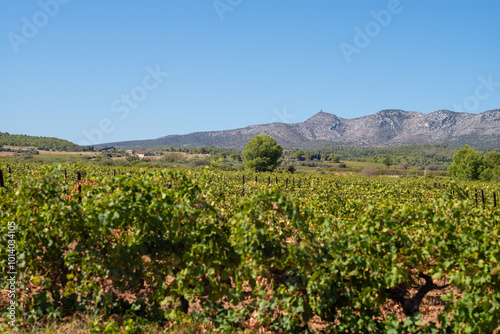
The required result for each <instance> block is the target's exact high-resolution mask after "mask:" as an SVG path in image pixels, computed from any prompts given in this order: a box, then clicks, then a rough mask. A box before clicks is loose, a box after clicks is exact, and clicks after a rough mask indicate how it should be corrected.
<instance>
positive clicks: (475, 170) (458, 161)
mask: <svg viewBox="0 0 500 334" xmlns="http://www.w3.org/2000/svg"><path fill="white" fill-rule="evenodd" d="M482 169H483V157H482V156H481V153H479V152H477V151H475V150H474V149H473V148H472V147H469V146H468V145H465V146H464V147H462V148H461V149H459V150H458V151H457V152H456V153H455V154H454V155H453V162H452V163H451V165H450V166H449V167H448V171H449V172H450V174H451V176H452V177H453V178H455V179H458V180H478V179H479V175H480V173H481V171H482Z"/></svg>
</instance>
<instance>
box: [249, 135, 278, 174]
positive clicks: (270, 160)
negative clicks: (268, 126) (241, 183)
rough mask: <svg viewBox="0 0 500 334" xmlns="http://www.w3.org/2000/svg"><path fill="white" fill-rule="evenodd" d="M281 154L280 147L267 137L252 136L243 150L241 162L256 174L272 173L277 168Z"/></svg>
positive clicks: (271, 138)
mask: <svg viewBox="0 0 500 334" xmlns="http://www.w3.org/2000/svg"><path fill="white" fill-rule="evenodd" d="M282 153H283V148H282V147H281V145H276V140H274V138H273V137H271V136H268V135H257V136H253V138H252V139H250V141H249V142H248V143H247V145H246V146H245V148H244V149H243V162H244V164H245V167H246V168H249V169H252V170H254V171H257V172H264V171H272V170H273V169H274V168H276V166H278V160H279V158H280V157H281V154H282Z"/></svg>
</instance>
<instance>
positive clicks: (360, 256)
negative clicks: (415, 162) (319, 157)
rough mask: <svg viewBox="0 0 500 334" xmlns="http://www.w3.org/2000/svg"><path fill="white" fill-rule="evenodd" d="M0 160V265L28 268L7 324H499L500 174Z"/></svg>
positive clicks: (447, 329) (243, 327)
mask: <svg viewBox="0 0 500 334" xmlns="http://www.w3.org/2000/svg"><path fill="white" fill-rule="evenodd" d="M113 168H114V169H113ZM0 169H1V170H2V181H3V186H2V187H0V220H1V228H2V231H1V234H0V239H1V240H0V249H1V254H2V257H1V258H0V264H1V266H2V270H3V272H4V273H7V272H8V271H9V272H15V273H16V274H15V275H16V276H15V277H16V281H15V300H16V305H15V307H16V309H15V320H12V319H13V317H10V318H9V311H8V306H9V305H8V304H7V302H6V301H8V299H7V298H3V299H2V305H1V307H2V319H3V321H2V324H1V325H0V326H3V327H1V328H0V330H2V329H3V330H10V328H11V325H10V324H9V322H10V321H15V324H16V326H17V327H18V328H25V329H29V328H32V327H33V326H34V325H35V324H37V323H43V322H49V321H56V322H57V321H63V319H65V318H68V317H75V316H76V317H78V316H82V317H83V316H86V315H87V316H92V317H93V319H98V321H95V322H91V323H90V325H89V328H90V331H91V332H94V333H103V332H108V333H114V332H117V333H121V332H123V333H140V332H142V331H143V329H144V328H147V327H148V326H151V325H152V324H154V326H158V327H157V328H164V329H169V328H175V327H176V326H182V325H183V324H186V323H190V324H196V326H197V327H196V328H198V330H200V331H201V330H203V329H205V330H206V331H207V332H213V331H216V332H235V331H238V332H243V331H249V332H257V331H260V332H273V333H275V332H276V333H316V332H321V333H417V332H418V333H495V332H499V329H498V328H499V326H500V277H499V274H500V235H499V234H500V204H499V203H497V201H498V200H499V198H498V196H499V195H500V187H499V186H498V183H497V184H495V183H474V182H456V183H453V182H451V181H449V180H439V182H440V183H436V179H431V180H429V179H425V178H404V177H401V178H380V177H376V178H375V177H362V176H339V175H320V174H311V175H305V174H302V175H292V174H285V173H259V174H252V173H251V172H245V173H244V172H229V171H218V170H213V169H211V168H210V167H207V168H205V169H199V170H162V169H152V168H151V169H139V168H133V167H130V168H122V169H120V170H116V167H95V166H82V165H64V166H62V165H60V166H49V165H41V164H35V163H33V164H21V163H19V164H11V165H10V166H7V165H5V164H3V165H0ZM14 227H15V229H14ZM9 245H14V246H9ZM9 251H10V253H9ZM10 265H13V267H9V266H10ZM9 268H10V269H9ZM6 275H7V274H5V275H4V276H5V277H7V276H6ZM11 285H12V282H9V281H7V280H5V279H4V280H3V281H2V286H1V288H2V297H5V295H6V294H7V293H9V291H12V289H11V288H10V286H11Z"/></svg>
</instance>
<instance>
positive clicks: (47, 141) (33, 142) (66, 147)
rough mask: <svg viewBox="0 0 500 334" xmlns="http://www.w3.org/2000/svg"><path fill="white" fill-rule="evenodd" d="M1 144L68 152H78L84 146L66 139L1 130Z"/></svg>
mask: <svg viewBox="0 0 500 334" xmlns="http://www.w3.org/2000/svg"><path fill="white" fill-rule="evenodd" d="M0 145H9V146H34V147H36V148H38V149H40V150H52V149H53V150H57V151H67V152H78V151H82V150H83V147H81V146H78V145H76V144H74V143H72V142H70V141H67V140H64V139H58V138H53V137H37V136H27V135H11V134H9V133H8V132H0Z"/></svg>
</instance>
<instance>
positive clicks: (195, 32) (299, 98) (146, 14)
mask: <svg viewBox="0 0 500 334" xmlns="http://www.w3.org/2000/svg"><path fill="white" fill-rule="evenodd" d="M499 14H500V0H495V1H493V0H490V1H487V0H483V1H481V0H480V1H477V0H476V1H451V0H448V1H445V0H442V1H417V0H413V1H401V2H399V1H397V0H390V1H347V0H339V1H326V0H323V1H322V0H300V1H299V0H286V1H285V0H162V1H160V0H156V1H154V0H85V1H84V0H40V1H27V0H26V1H19V0H0V131H2V132H9V133H15V134H29V135H37V136H50V137H59V138H63V139H67V140H70V141H73V142H75V143H77V144H96V143H102V142H112V141H121V140H134V139H152V138H158V137H161V136H165V135H170V134H185V133H190V132H195V131H209V130H225V129H232V128H238V127H245V126H247V125H252V124H262V123H270V122H272V121H278V122H288V123H290V122H291V123H294V122H301V121H304V120H306V119H307V118H309V117H311V116H312V115H313V114H315V113H316V112H318V111H319V110H323V111H325V112H328V113H332V114H336V115H337V116H339V117H343V118H354V117H360V116H364V115H368V114H372V113H375V112H377V111H379V110H382V109H403V110H409V111H418V112H422V113H429V112H432V111H435V110H439V109H450V110H455V111H465V112H470V113H479V112H483V111H486V110H490V109H497V108H500V20H499V19H498V17H499Z"/></svg>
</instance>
